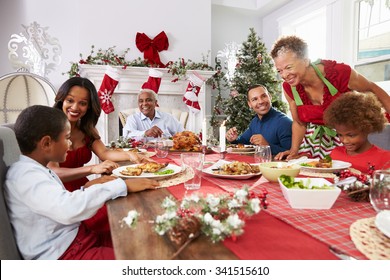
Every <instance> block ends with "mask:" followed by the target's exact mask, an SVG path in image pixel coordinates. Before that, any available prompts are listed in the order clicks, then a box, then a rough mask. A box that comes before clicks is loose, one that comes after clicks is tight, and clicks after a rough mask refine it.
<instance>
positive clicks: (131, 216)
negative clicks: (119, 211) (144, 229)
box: [122, 210, 139, 228]
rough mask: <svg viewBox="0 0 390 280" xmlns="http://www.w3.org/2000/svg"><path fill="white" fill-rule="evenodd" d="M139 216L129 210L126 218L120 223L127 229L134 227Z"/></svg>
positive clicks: (134, 211)
mask: <svg viewBox="0 0 390 280" xmlns="http://www.w3.org/2000/svg"><path fill="white" fill-rule="evenodd" d="M138 217H139V214H138V212H137V211H136V210H130V211H129V212H128V213H127V216H126V217H124V218H123V219H122V222H123V223H125V224H126V225H127V226H128V227H129V228H132V227H134V226H135V225H136V224H137V220H138Z"/></svg>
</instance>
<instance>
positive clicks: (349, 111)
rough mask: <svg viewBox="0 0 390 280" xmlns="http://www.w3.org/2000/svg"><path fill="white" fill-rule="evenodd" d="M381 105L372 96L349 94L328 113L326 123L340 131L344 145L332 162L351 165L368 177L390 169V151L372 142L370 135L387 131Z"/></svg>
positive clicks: (326, 111)
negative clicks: (338, 161) (374, 171)
mask: <svg viewBox="0 0 390 280" xmlns="http://www.w3.org/2000/svg"><path fill="white" fill-rule="evenodd" d="M380 105H381V104H380V103H379V102H378V100H377V99H376V97H375V95H373V94H371V93H355V92H348V93H345V94H343V95H342V96H340V97H339V98H338V99H337V100H335V101H334V102H333V103H332V104H331V105H330V106H329V107H328V109H326V110H325V113H324V121H325V123H326V124H327V125H329V126H330V127H333V128H335V129H336V132H337V135H338V136H339V138H340V140H341V142H342V143H343V146H340V147H336V148H334V149H333V151H332V152H331V154H330V156H331V158H332V159H334V160H342V161H346V162H350V163H352V167H353V168H355V169H357V170H359V171H360V172H363V173H365V174H369V173H371V172H372V171H373V170H378V169H383V168H390V151H386V150H382V149H380V148H378V147H377V146H375V145H373V144H371V143H370V142H369V141H368V134H370V133H373V132H381V131H382V130H383V128H384V125H385V122H386V119H385V116H384V114H383V112H382V111H381V106H380Z"/></svg>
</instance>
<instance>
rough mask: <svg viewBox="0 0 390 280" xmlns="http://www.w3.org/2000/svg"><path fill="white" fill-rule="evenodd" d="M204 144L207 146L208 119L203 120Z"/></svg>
mask: <svg viewBox="0 0 390 280" xmlns="http://www.w3.org/2000/svg"><path fill="white" fill-rule="evenodd" d="M202 145H203V146H207V122H206V119H204V120H203V122H202Z"/></svg>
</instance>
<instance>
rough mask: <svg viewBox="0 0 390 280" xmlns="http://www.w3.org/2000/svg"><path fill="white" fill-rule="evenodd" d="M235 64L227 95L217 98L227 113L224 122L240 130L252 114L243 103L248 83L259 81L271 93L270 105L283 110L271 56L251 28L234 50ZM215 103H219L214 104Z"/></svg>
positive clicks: (279, 86) (246, 126)
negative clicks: (236, 50)
mask: <svg viewBox="0 0 390 280" xmlns="http://www.w3.org/2000/svg"><path fill="white" fill-rule="evenodd" d="M237 61H238V62H237V65H236V68H235V72H234V76H233V78H232V79H231V81H230V85H229V86H230V96H229V97H228V98H226V99H224V100H222V101H221V105H220V106H221V107H222V109H223V111H224V113H225V114H226V116H227V121H226V126H227V127H228V128H231V127H234V126H235V127H236V128H237V130H238V132H239V133H242V132H244V131H245V130H246V129H247V128H248V126H249V122H250V121H251V120H252V119H253V117H254V116H255V114H254V112H253V111H251V110H250V109H249V107H248V103H247V91H248V88H249V87H250V86H251V85H254V84H262V85H264V86H265V87H266V88H267V89H268V92H269V93H270V94H271V96H272V106H273V107H274V108H276V109H278V110H280V111H282V112H286V108H287V104H285V103H284V102H283V101H282V100H281V84H280V80H278V78H277V73H276V70H275V68H274V66H273V64H272V61H271V57H270V56H269V55H268V53H267V49H266V47H265V45H264V43H263V42H262V41H261V39H260V37H258V36H257V34H256V32H255V30H254V29H253V28H250V34H249V35H248V39H247V41H245V42H243V44H242V47H241V48H240V50H239V51H238V53H237ZM216 105H219V104H216Z"/></svg>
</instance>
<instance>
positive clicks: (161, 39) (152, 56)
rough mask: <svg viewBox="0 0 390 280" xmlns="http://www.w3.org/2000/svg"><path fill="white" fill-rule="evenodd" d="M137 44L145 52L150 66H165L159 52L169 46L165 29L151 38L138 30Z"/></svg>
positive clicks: (145, 57)
mask: <svg viewBox="0 0 390 280" xmlns="http://www.w3.org/2000/svg"><path fill="white" fill-rule="evenodd" d="M135 44H136V46H137V48H138V49H139V50H140V51H141V52H143V53H144V59H147V60H148V63H149V65H150V66H153V67H157V66H158V67H162V68H165V64H163V63H162V62H161V60H160V56H159V54H158V53H159V52H161V51H164V50H167V49H168V47H169V42H168V37H167V35H166V34H165V32H164V31H161V32H160V34H158V35H157V36H156V37H154V39H150V38H149V37H148V36H147V35H146V34H145V33H139V32H137V36H136V37H135Z"/></svg>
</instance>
